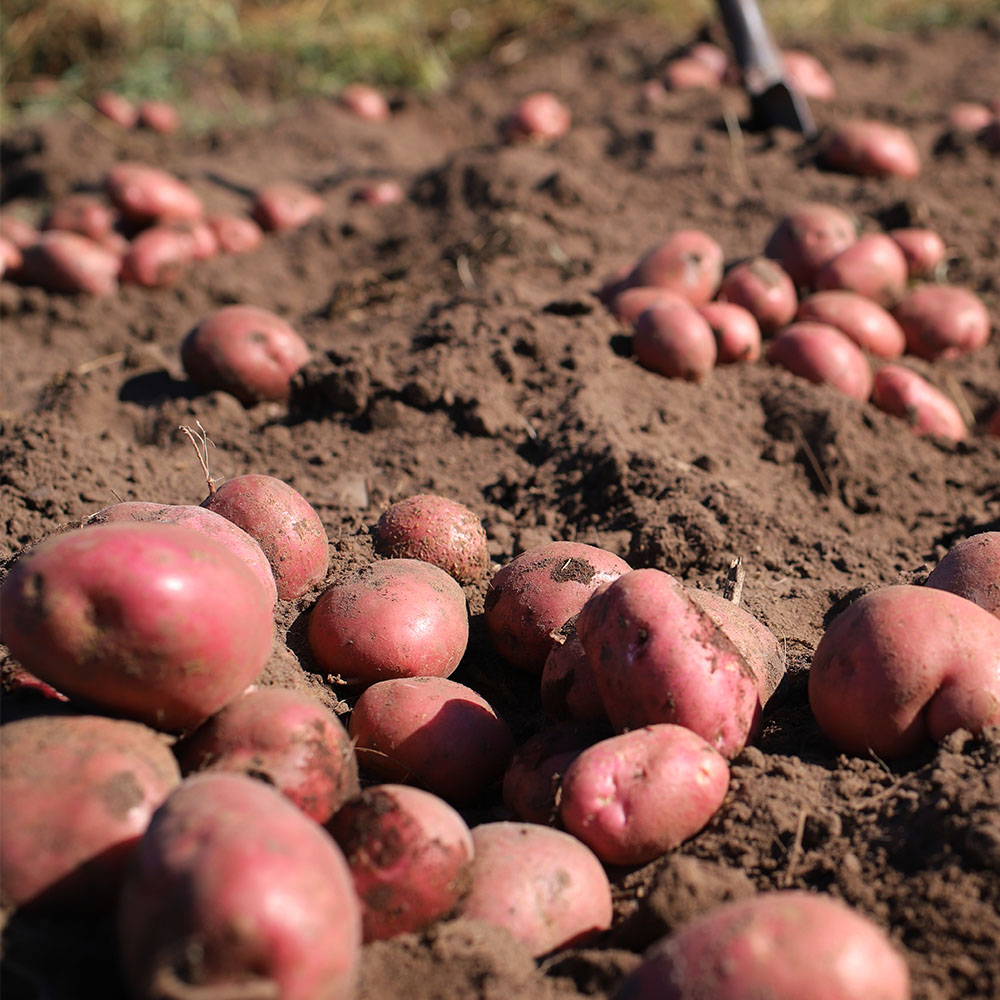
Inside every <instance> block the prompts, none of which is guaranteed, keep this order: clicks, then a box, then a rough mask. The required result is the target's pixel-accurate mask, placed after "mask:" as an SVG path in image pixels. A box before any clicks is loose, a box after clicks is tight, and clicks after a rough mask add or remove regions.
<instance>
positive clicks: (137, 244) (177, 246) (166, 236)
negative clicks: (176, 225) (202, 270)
mask: <svg viewBox="0 0 1000 1000" xmlns="http://www.w3.org/2000/svg"><path fill="white" fill-rule="evenodd" d="M193 259H194V258H193V255H192V244H191V240H190V238H188V237H187V236H185V235H184V234H183V233H180V232H178V231H177V230H176V229H173V228H172V227H170V226H151V227H150V228H149V229H144V230H143V231H142V232H141V233H139V234H138V235H137V236H136V237H135V239H134V240H132V243H131V244H130V246H129V248H128V250H127V251H126V252H125V256H124V257H123V258H122V268H121V280H122V283H123V284H126V283H131V284H135V285H142V286H144V287H145V288H170V287H172V286H173V285H176V284H177V282H178V281H180V279H181V276H182V275H183V274H184V272H185V271H186V270H187V269H188V267H189V266H190V264H191V261H192V260H193Z"/></svg>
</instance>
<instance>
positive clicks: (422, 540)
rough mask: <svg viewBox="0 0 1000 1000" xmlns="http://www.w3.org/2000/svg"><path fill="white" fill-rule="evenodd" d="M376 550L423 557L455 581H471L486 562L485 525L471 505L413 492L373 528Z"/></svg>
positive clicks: (482, 571) (394, 555)
mask: <svg viewBox="0 0 1000 1000" xmlns="http://www.w3.org/2000/svg"><path fill="white" fill-rule="evenodd" d="M372 544H373V546H374V548H375V551H376V552H377V553H378V554H379V555H380V556H389V557H391V558H395V559H422V560H423V561H424V562H428V563H432V564H433V565H435V566H438V567H440V568H441V569H443V570H444V571H445V572H446V573H449V574H450V575H451V576H453V577H454V578H455V579H456V580H457V581H458V582H459V583H475V581H476V580H481V579H482V578H483V577H484V576H485V575H486V569H487V567H488V566H489V564H490V554H489V549H488V548H487V544H486V530H485V529H484V528H483V522H482V521H480V519H479V515H478V514H476V513H475V511H472V510H469V508H468V507H466V506H464V505H463V504H460V503H458V502H457V501H455V500H451V499H449V498H448V497H442V496H436V495H434V494H430V493H417V494H415V495H413V496H410V497H405V498H404V499H402V500H397V501H396V502H395V503H394V504H392V505H391V506H390V507H389V508H388V509H387V510H385V511H384V512H383V514H382V516H381V517H380V518H379V519H378V522H377V523H376V524H375V527H374V528H373V529H372Z"/></svg>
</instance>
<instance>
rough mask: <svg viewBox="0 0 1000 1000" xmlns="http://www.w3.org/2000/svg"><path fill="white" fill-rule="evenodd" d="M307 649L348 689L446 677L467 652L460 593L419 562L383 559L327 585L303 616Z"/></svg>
mask: <svg viewBox="0 0 1000 1000" xmlns="http://www.w3.org/2000/svg"><path fill="white" fill-rule="evenodd" d="M308 637H309V649H310V650H311V651H312V654H313V656H314V657H315V658H316V662H317V664H318V665H319V667H320V669H321V670H323V671H324V672H325V673H331V674H336V675H337V676H338V677H340V678H341V679H342V680H343V681H344V682H345V683H346V684H350V685H359V686H364V687H366V686H368V685H369V684H374V683H375V682H376V681H383V680H387V679H389V678H391V677H447V676H449V675H450V674H451V673H453V672H454V670H455V668H456V667H457V666H458V664H459V662H460V661H461V659H462V656H463V655H464V654H465V647H466V645H467V643H468V641H469V613H468V610H467V608H466V604H465V595H464V594H463V593H462V588H461V587H460V586H459V585H458V583H456V582H455V580H454V579H453V578H452V577H450V576H449V575H448V574H447V573H446V572H445V571H444V570H443V569H440V568H439V567H438V566H433V565H431V563H428V562H423V561H422V560H420V559H382V560H379V561H378V562H374V563H371V564H369V565H368V566H362V567H361V568H360V569H359V570H357V571H356V572H355V573H353V574H352V575H350V576H348V577H345V578H344V579H341V580H339V581H337V582H336V583H334V584H333V585H332V586H330V587H328V588H327V589H326V590H325V591H324V592H323V594H322V596H321V597H320V599H319V600H318V601H317V602H316V605H315V606H314V607H313V610H312V612H311V613H310V615H309V631H308Z"/></svg>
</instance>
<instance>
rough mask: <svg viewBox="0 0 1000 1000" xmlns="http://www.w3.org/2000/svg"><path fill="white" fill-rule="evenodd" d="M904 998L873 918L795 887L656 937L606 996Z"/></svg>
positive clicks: (905, 979) (905, 980)
mask: <svg viewBox="0 0 1000 1000" xmlns="http://www.w3.org/2000/svg"><path fill="white" fill-rule="evenodd" d="M703 997H711V998H712V1000H747V998H749V997H767V998H768V1000H802V998H803V997H809V998H810V1000H910V974H909V971H908V969H907V966H906V962H905V961H904V959H903V957H902V955H900V954H899V952H898V951H897V950H896V948H895V947H894V946H893V944H892V942H891V941H890V939H889V938H888V936H887V935H886V934H885V932H884V931H883V930H882V928H881V927H879V926H878V924H876V923H874V922H873V921H871V920H870V919H869V918H868V917H865V916H863V915H861V914H860V913H857V912H855V911H854V910H852V909H850V908H849V907H848V906H846V905H845V904H844V903H842V902H840V901H839V900H837V899H834V898H832V897H830V896H821V895H818V894H813V893H809V892H804V891H801V890H794V889H791V890H783V891H778V892H768V893H762V894H760V895H757V896H751V897H750V898H749V899H741V900H736V901H735V902H730V903H724V904H722V905H721V906H718V907H716V908H715V909H713V910H710V911H709V912H708V913H706V914H704V915H703V916H701V917H697V918H696V919H694V920H692V921H691V922H690V923H688V924H685V925H684V926H682V927H681V928H680V930H677V931H675V932H674V933H673V934H671V935H670V936H669V937H666V938H662V939H661V940H660V941H659V942H657V943H656V944H654V945H653V946H652V947H651V948H650V949H649V950H648V951H647V952H646V954H645V956H644V958H643V961H642V964H641V965H640V966H639V967H638V968H637V969H635V970H634V971H633V972H632V973H630V974H629V975H628V976H627V977H626V978H625V980H624V982H623V983H622V984H621V986H620V988H619V990H618V992H617V993H616V994H615V1000H701V998H703Z"/></svg>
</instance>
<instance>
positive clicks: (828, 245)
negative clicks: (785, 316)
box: [764, 202, 857, 288]
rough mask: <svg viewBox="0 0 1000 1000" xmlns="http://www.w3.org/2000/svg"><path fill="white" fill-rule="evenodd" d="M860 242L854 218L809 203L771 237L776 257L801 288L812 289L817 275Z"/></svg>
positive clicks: (833, 208) (783, 221) (831, 207)
mask: <svg viewBox="0 0 1000 1000" xmlns="http://www.w3.org/2000/svg"><path fill="white" fill-rule="evenodd" d="M856 239H857V228H856V226H855V224H854V221H853V220H852V219H851V217H850V216H849V215H848V214H847V213H846V212H844V211H843V210H842V209H840V208H837V207H836V206H835V205H826V204H823V203H822V202H809V203H807V204H805V205H801V206H799V207H798V208H796V209H795V210H794V211H792V212H789V214H788V215H786V216H784V217H783V218H782V219H781V220H780V221H779V222H778V224H777V226H775V228H774V231H773V232H772V233H771V235H770V236H769V237H768V240H767V245H766V246H765V247H764V253H765V254H766V255H767V256H768V257H773V258H774V259H775V260H776V261H778V263H780V264H781V266H782V267H783V268H784V269H785V271H786V272H787V273H788V276H789V277H790V278H791V279H792V281H793V282H794V283H795V284H796V286H798V287H799V288H811V287H812V285H813V282H814V281H815V278H816V274H817V272H818V271H819V269H820V268H821V267H823V265H824V264H826V262H827V261H829V260H832V259H833V258H834V257H836V256H837V254H839V253H840V252H841V251H842V250H845V249H846V248H847V247H849V246H850V245H851V244H852V243H853V242H854V241H855V240H856Z"/></svg>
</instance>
